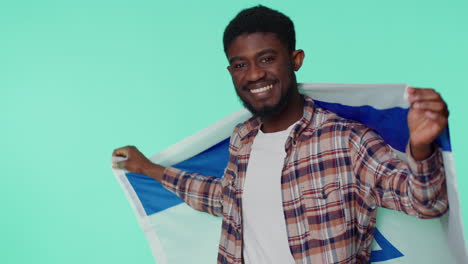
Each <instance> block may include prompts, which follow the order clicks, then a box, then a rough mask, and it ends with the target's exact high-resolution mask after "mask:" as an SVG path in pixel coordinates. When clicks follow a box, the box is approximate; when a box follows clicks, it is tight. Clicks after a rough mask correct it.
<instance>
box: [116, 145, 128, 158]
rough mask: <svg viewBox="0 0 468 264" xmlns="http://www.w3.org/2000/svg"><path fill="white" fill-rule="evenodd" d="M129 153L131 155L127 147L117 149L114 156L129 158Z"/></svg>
mask: <svg viewBox="0 0 468 264" xmlns="http://www.w3.org/2000/svg"><path fill="white" fill-rule="evenodd" d="M128 153H129V147H128V146H127V147H123V148H118V149H115V150H114V152H112V156H117V157H128Z"/></svg>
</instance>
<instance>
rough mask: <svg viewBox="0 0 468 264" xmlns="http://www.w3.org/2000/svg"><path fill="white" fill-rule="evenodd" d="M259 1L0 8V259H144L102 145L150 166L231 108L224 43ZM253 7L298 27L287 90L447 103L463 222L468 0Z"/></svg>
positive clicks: (466, 208) (467, 208)
mask: <svg viewBox="0 0 468 264" xmlns="http://www.w3.org/2000/svg"><path fill="white" fill-rule="evenodd" d="M256 3H257V2H253V1H246V0H243V1H236V2H227V1H214V0H212V1H185V2H182V1H164V2H162V1H154V0H153V1H149V0H133V1H116V0H113V1H110V0H105V1H90V0H84V1H51V0H43V1H21V0H20V1H8V2H7V1H2V2H0V91H1V93H0V113H1V114H0V122H1V130H0V136H1V137H0V138H1V141H0V142H1V152H0V160H1V164H2V171H3V173H2V174H3V175H2V181H1V185H0V186H1V191H0V199H1V200H0V201H1V204H2V207H1V208H2V210H1V216H0V232H1V233H0V262H1V263H113V264H118V263H153V260H152V256H151V253H150V250H149V246H148V244H147V242H146V239H145V237H144V235H143V232H142V231H141V229H140V227H139V225H138V223H137V221H136V218H135V216H134V214H133V211H132V209H131V207H130V205H129V202H128V201H127V199H126V197H125V196H124V193H123V192H122V190H121V188H120V186H119V185H118V183H117V181H116V179H115V178H114V175H113V174H112V172H111V170H110V156H111V153H112V150H113V149H114V148H117V147H120V146H124V145H127V144H131V145H136V146H137V147H139V148H140V149H141V151H142V152H143V153H144V154H146V155H149V156H150V155H153V154H155V153H157V152H158V151H161V150H163V149H165V148H167V147H169V146H170V145H172V144H174V143H176V142H178V141H179V140H181V139H184V138H186V137H188V136H190V135H192V134H193V133H195V132H197V131H199V130H201V129H203V128H204V127H206V126H208V125H210V124H211V123H213V122H215V121H217V120H219V119H222V118H223V117H225V116H227V115H229V114H231V113H232V112H234V111H236V110H238V109H239V108H240V107H241V105H240V103H239V101H238V99H237V97H236V95H235V93H234V89H233V87H232V83H231V80H230V77H229V75H228V72H227V70H226V69H225V67H226V66H227V61H226V59H225V57H224V54H223V49H222V42H221V37H222V32H223V30H224V27H225V26H226V25H227V23H228V22H229V20H230V19H231V18H233V17H234V15H235V14H236V13H237V12H238V11H240V10H241V9H242V8H244V7H250V6H252V5H253V4H256ZM262 3H264V4H265V5H268V6H270V7H273V8H276V9H279V10H280V11H282V12H284V13H285V14H287V15H289V16H290V17H291V18H292V19H293V21H294V22H295V25H296V31H297V43H298V44H297V46H298V47H299V48H302V49H304V50H305V52H306V58H305V63H304V66H303V68H302V69H301V71H300V72H299V73H298V80H299V81H301V82H349V83H375V82H377V83H388V82H391V83H394V82H406V83H409V84H411V85H414V86H419V87H434V88H436V89H437V90H438V91H439V92H440V93H441V94H442V95H443V97H444V99H445V100H446V101H447V103H448V105H449V109H450V112H451V115H450V129H451V136H452V144H453V152H454V156H455V163H456V169H457V174H458V182H459V188H460V194H461V197H460V198H461V203H462V209H463V215H464V224H465V227H466V226H467V224H468V197H467V196H466V195H464V193H465V192H466V191H467V190H468V179H467V177H464V175H466V174H467V173H468V167H467V162H466V158H467V157H468V150H467V147H466V146H467V144H466V140H465V138H464V136H463V135H464V133H466V130H467V128H468V126H467V124H466V110H465V107H466V97H467V95H468V93H467V86H468V81H467V78H466V75H467V73H468V66H467V61H468V49H467V47H468V34H467V33H468V32H467V28H468V16H466V11H467V10H468V9H467V8H468V2H467V1H462V0H460V1H455V0H451V1H450V0H449V1H445V2H444V3H443V4H442V2H441V1H428V0H426V1H422V0H418V1H404V0H395V1H376V0H365V1H364V0H363V1H360V0H358V1H344V0H343V1H262ZM181 254H183V252H181Z"/></svg>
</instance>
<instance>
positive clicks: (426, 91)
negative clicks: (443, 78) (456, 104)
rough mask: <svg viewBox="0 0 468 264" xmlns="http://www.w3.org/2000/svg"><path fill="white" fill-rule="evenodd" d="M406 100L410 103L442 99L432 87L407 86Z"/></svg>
mask: <svg viewBox="0 0 468 264" xmlns="http://www.w3.org/2000/svg"><path fill="white" fill-rule="evenodd" d="M408 100H409V101H410V103H413V102H415V101H424V100H434V101H443V100H442V98H441V97H440V94H439V93H438V92H436V91H435V90H434V89H430V88H414V87H409V88H408Z"/></svg>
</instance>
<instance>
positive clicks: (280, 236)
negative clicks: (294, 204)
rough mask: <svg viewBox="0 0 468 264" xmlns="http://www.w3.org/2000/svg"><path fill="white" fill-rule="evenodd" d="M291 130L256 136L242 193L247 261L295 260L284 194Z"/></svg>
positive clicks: (282, 263) (247, 263) (263, 263)
mask: <svg viewBox="0 0 468 264" xmlns="http://www.w3.org/2000/svg"><path fill="white" fill-rule="evenodd" d="M293 126H294V124H293V125H291V126H290V127H289V128H288V129H286V130H283V131H280V132H274V133H266V134H265V133H263V132H262V131H261V130H259V131H258V134H257V135H256V137H255V139H254V142H253V145H252V150H251V152H250V158H249V164H248V166H247V172H246V178H245V184H244V192H243V196H242V216H243V234H244V248H243V253H244V262H245V264H275V263H278V264H288V263H295V262H294V258H293V257H292V254H291V251H290V249H289V243H288V235H287V232H286V222H285V219H284V212H283V199H282V195H281V172H282V170H283V166H284V158H285V157H286V152H285V149H284V145H285V143H286V139H287V138H288V135H289V133H290V131H291V129H292V128H293Z"/></svg>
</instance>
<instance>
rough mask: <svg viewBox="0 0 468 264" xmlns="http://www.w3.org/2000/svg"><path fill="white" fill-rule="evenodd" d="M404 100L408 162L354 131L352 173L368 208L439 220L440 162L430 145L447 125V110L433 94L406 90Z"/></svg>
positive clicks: (442, 205) (442, 195)
mask: <svg viewBox="0 0 468 264" xmlns="http://www.w3.org/2000/svg"><path fill="white" fill-rule="evenodd" d="M408 101H409V102H410V104H411V108H410V111H409V113H408V127H409V130H410V141H409V144H408V147H407V150H406V153H407V157H408V163H404V162H402V161H400V160H399V159H397V158H396V156H395V155H394V154H393V153H392V152H391V150H390V148H389V147H388V146H387V145H386V144H385V143H384V142H383V140H382V139H381V138H380V137H379V136H378V135H376V134H375V133H374V132H373V131H371V130H368V129H356V130H355V132H356V134H354V136H352V137H351V145H352V146H353V152H354V154H353V156H354V157H355V161H356V163H355V164H356V165H355V166H354V169H355V173H356V175H358V178H359V180H360V182H361V186H362V190H363V192H364V193H365V195H364V196H365V197H367V201H368V202H369V204H370V205H372V206H382V207H386V208H390V209H395V210H398V211H403V212H405V213H407V214H410V215H415V216H418V217H421V218H428V217H435V216H440V215H441V214H443V213H444V212H445V211H446V210H447V208H448V202H447V193H446V186H445V174H444V168H443V163H442V158H441V154H440V152H439V151H438V150H437V149H436V147H435V145H434V143H433V142H434V140H435V139H436V138H437V136H438V135H439V134H440V133H442V131H443V130H444V129H445V127H446V126H447V118H448V111H447V107H446V104H445V102H444V101H443V100H442V98H441V97H440V95H439V94H438V93H437V92H435V91H434V90H432V89H415V88H409V89H408Z"/></svg>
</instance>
